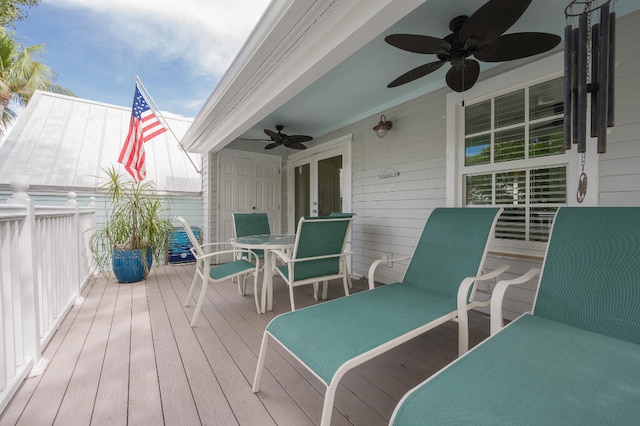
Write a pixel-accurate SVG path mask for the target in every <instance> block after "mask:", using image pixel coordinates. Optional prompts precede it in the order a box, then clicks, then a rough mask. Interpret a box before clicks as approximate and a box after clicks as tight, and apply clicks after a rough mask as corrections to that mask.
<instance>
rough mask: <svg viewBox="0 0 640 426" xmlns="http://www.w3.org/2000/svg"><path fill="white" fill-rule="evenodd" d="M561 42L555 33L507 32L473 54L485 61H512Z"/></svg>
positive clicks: (537, 52)
mask: <svg viewBox="0 0 640 426" xmlns="http://www.w3.org/2000/svg"><path fill="white" fill-rule="evenodd" d="M559 43H560V36H557V35H555V34H548V33H513V34H506V35H503V36H500V37H498V38H497V39H495V40H494V41H492V42H491V43H489V44H486V45H484V46H482V47H481V48H480V50H478V51H476V52H475V53H474V54H473V56H475V57H476V58H477V59H479V60H481V61H484V62H501V61H512V60H514V59H520V58H526V57H529V56H533V55H537V54H539V53H543V52H546V51H548V50H551V49H553V48H554V47H556V46H557V45H558V44H559Z"/></svg>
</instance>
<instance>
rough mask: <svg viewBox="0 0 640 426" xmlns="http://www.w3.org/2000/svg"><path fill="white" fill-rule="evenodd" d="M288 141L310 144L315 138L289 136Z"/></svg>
mask: <svg viewBox="0 0 640 426" xmlns="http://www.w3.org/2000/svg"><path fill="white" fill-rule="evenodd" d="M286 139H288V140H289V142H292V143H296V142H309V141H311V140H313V138H312V137H311V136H306V135H289V136H287V137H286Z"/></svg>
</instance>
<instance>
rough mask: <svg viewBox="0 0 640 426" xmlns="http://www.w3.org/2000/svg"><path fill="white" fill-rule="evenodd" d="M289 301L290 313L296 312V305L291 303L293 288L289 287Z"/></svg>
mask: <svg viewBox="0 0 640 426" xmlns="http://www.w3.org/2000/svg"><path fill="white" fill-rule="evenodd" d="M289 299H290V300H291V311H292V312H293V311H295V310H296V304H295V302H294V301H293V286H292V285H290V286H289Z"/></svg>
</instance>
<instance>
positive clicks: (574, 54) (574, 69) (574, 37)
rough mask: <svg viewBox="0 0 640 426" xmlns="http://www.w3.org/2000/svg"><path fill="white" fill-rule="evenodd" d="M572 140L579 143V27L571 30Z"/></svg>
mask: <svg viewBox="0 0 640 426" xmlns="http://www.w3.org/2000/svg"><path fill="white" fill-rule="evenodd" d="M571 47H572V49H571V63H572V65H571V97H572V98H571V99H572V104H573V106H572V107H571V128H572V132H571V142H572V143H574V144H577V143H578V131H577V129H578V29H577V28H574V29H573V31H571Z"/></svg>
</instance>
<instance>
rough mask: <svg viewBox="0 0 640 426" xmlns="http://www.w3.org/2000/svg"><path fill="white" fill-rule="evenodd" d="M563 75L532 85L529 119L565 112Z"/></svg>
mask: <svg viewBox="0 0 640 426" xmlns="http://www.w3.org/2000/svg"><path fill="white" fill-rule="evenodd" d="M563 87H564V86H563V79H562V77H560V78H556V79H555V80H551V81H546V82H544V83H540V84H537V85H535V86H531V88H530V89H529V119H530V120H537V119H539V118H544V117H551V116H554V115H560V114H563V112H564V93H563Z"/></svg>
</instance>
